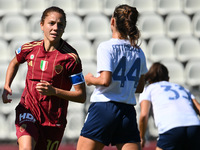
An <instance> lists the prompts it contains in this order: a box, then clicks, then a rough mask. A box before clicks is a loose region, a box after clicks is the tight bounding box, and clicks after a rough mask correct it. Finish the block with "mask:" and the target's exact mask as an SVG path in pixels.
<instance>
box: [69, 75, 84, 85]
mask: <svg viewBox="0 0 200 150" xmlns="http://www.w3.org/2000/svg"><path fill="white" fill-rule="evenodd" d="M70 80H71V83H72V84H73V85H77V84H80V83H83V82H85V80H84V76H83V74H82V72H81V73H78V74H74V75H71V76H70Z"/></svg>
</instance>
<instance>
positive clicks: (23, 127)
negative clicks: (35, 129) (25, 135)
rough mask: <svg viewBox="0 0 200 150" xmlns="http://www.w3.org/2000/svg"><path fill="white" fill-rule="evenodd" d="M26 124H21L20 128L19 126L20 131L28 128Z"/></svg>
mask: <svg viewBox="0 0 200 150" xmlns="http://www.w3.org/2000/svg"><path fill="white" fill-rule="evenodd" d="M26 126H27V125H26V124H22V125H21V126H20V128H19V131H20V132H24V131H25V130H26Z"/></svg>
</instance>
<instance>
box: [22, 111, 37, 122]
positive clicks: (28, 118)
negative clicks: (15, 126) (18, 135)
mask: <svg viewBox="0 0 200 150" xmlns="http://www.w3.org/2000/svg"><path fill="white" fill-rule="evenodd" d="M24 121H29V122H35V121H36V120H35V118H34V117H33V115H32V114H30V113H22V114H20V115H19V122H20V123H22V122H24Z"/></svg>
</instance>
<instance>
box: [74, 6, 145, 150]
mask: <svg viewBox="0 0 200 150" xmlns="http://www.w3.org/2000/svg"><path fill="white" fill-rule="evenodd" d="M137 19H138V11H137V9H136V8H135V7H131V6H128V5H119V6H117V7H116V8H115V11H114V13H113V16H112V18H111V30H112V39H110V40H109V41H105V42H103V43H101V44H100V45H99V47H98V49H97V72H98V76H97V77H94V76H93V75H92V74H91V73H89V74H87V75H86V76H85V80H86V83H87V85H89V86H90V85H95V86H96V88H95V91H94V92H93V94H92V96H91V99H90V101H91V102H92V104H91V105H90V108H89V110H88V115H87V117H86V121H85V124H84V126H83V128H82V131H81V136H80V137H79V141H78V144H77V150H101V149H103V147H104V146H105V145H107V146H108V145H109V144H112V145H116V146H117V148H118V149H119V150H120V149H124V150H138V149H140V136H139V131H138V127H137V121H136V111H135V108H134V105H135V104H136V99H135V92H142V90H143V88H144V80H143V79H144V78H143V74H145V73H146V72H147V67H146V60H145V56H144V53H143V51H142V50H141V49H140V48H139V46H138V45H137V43H138V38H139V35H140V33H139V30H138V28H137V26H136V23H137Z"/></svg>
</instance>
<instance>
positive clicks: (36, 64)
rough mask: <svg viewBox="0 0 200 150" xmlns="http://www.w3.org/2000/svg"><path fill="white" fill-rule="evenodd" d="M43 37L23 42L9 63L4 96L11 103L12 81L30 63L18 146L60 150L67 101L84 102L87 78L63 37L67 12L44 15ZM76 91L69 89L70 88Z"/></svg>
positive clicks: (49, 11)
mask: <svg viewBox="0 0 200 150" xmlns="http://www.w3.org/2000/svg"><path fill="white" fill-rule="evenodd" d="M40 26H41V30H42V31H43V33H44V39H43V40H41V41H33V42H30V43H26V44H24V45H22V46H21V47H20V48H19V49H18V50H16V57H14V59H13V60H12V61H11V62H10V64H9V67H8V70H7V74H6V81H5V86H4V91H3V95H2V99H3V102H4V103H10V102H11V101H12V100H11V99H8V97H7V96H8V94H9V95H12V90H11V83H12V81H13V79H14V77H15V75H16V73H17V70H18V67H19V65H20V64H21V63H24V62H27V65H28V72H27V76H26V86H25V89H24V91H23V94H22V96H21V100H20V103H19V105H18V106H17V107H16V121H15V125H16V134H17V138H18V143H19V149H20V150H22V149H26V150H31V149H35V150H57V149H58V147H59V145H60V142H61V139H62V136H63V134H64V129H65V126H66V123H67V121H66V115H67V107H68V101H73V102H79V103H84V102H85V99H86V91H85V81H84V77H83V75H82V65H81V60H80V58H79V56H78V54H77V52H76V50H75V49H74V48H72V47H71V46H70V45H69V44H68V43H66V42H65V41H63V40H62V38H61V36H62V34H63V32H64V29H65V26H66V16H65V12H64V11H63V10H62V9H60V8H58V7H50V8H47V9H46V10H45V11H44V12H43V14H42V17H41V22H40ZM72 85H73V87H74V89H75V90H74V91H70V89H71V87H72Z"/></svg>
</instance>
